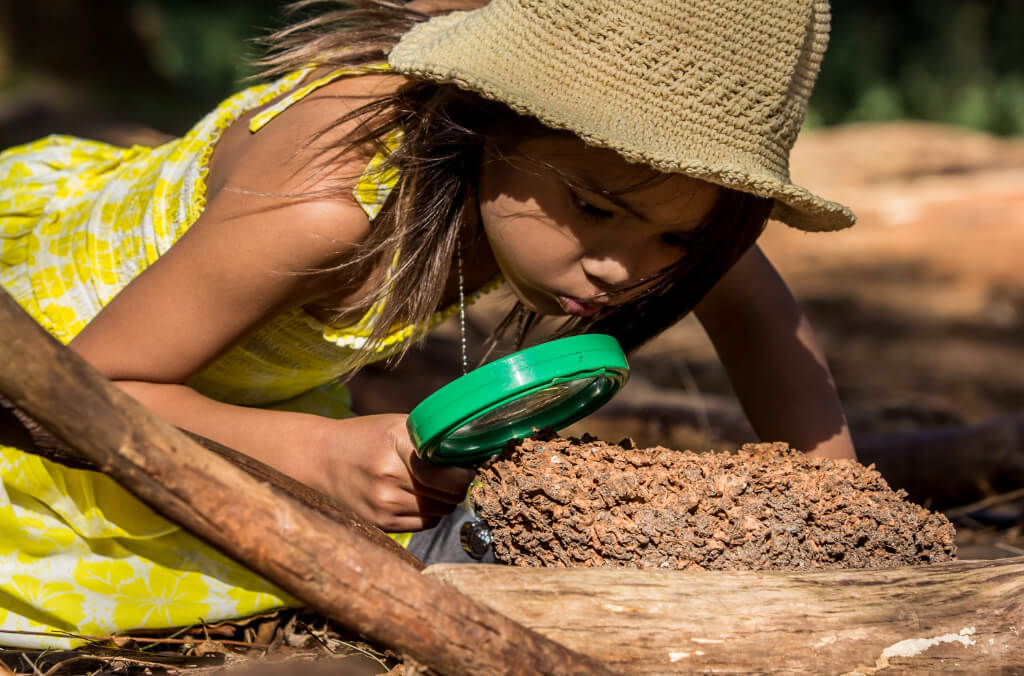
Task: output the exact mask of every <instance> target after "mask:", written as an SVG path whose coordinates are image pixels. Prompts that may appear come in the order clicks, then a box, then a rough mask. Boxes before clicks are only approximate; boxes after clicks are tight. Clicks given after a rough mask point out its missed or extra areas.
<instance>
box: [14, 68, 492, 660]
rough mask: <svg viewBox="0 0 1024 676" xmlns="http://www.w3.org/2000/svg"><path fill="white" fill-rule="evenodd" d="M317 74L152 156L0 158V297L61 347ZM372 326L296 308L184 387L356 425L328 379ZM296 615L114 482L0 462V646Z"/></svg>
mask: <svg viewBox="0 0 1024 676" xmlns="http://www.w3.org/2000/svg"><path fill="white" fill-rule="evenodd" d="M385 68H386V65H381V66H379V67H371V70H376V69H381V70H383V69H385ZM311 73H312V71H302V72H298V73H294V74H291V75H288V76H286V77H284V78H282V79H280V80H278V81H276V82H274V83H271V84H267V85H259V86H256V87H252V88H249V89H246V90H244V91H242V92H240V93H238V94H236V95H235V96H233V97H231V98H229V99H228V100H226V101H224V102H223V103H222V104H221V105H220V106H218V107H217V108H216V109H215V110H214V111H213V112H211V113H210V114H209V115H207V116H206V117H205V118H204V119H202V120H201V121H200V122H199V123H198V124H197V125H196V126H195V127H193V128H192V129H191V130H190V131H189V132H188V133H187V134H185V136H183V137H182V138H180V139H177V140H174V141H171V142H169V143H167V144H165V145H162V146H159V147H156V148H148V147H141V146H133V147H131V148H119V147H114V146H110V145H107V144H103V143H97V142H93V141H87V140H83V139H78V138H71V137H67V136H51V137H48V138H45V139H42V140H40V141H37V142H35V143H31V144H28V145H25V146H19V147H16V148H12V149H10V150H8V151H5V152H4V153H0V286H2V287H3V288H4V289H5V290H6V291H7V292H8V293H10V294H11V295H12V296H13V297H14V298H15V299H16V300H17V301H18V303H19V304H20V305H21V306H22V307H23V308H24V309H25V310H26V311H27V312H28V313H29V314H31V315H32V317H33V318H35V320H36V321H37V322H39V323H40V324H41V325H42V326H44V327H45V328H46V330H47V331H49V332H50V333H51V334H53V335H54V336H55V337H56V338H58V339H59V340H60V341H61V342H63V343H65V344H66V343H68V342H69V341H70V340H71V339H72V338H73V337H74V336H75V335H76V334H77V333H78V332H79V331H80V330H81V329H82V328H83V327H84V326H85V325H86V324H87V323H88V322H89V321H90V320H91V319H92V318H93V317H94V316H95V315H96V314H97V313H98V312H99V310H100V309H101V308H102V307H103V306H104V305H105V304H106V303H107V302H109V301H110V300H111V299H112V298H113V297H114V295H115V294H117V293H118V291H120V290H121V289H122V288H123V287H124V286H125V285H126V284H127V283H128V282H130V281H131V280H132V279H134V278H135V277H136V276H137V275H138V274H139V273H140V272H142V270H144V269H145V268H146V267H147V266H148V265H150V264H151V263H153V262H154V261H155V260H156V259H157V258H159V257H160V255H161V254H163V253H164V252H165V251H167V250H168V249H169V248H170V247H171V246H172V245H173V244H174V242H175V241H176V240H177V239H178V238H179V237H180V236H181V235H182V234H183V233H184V232H185V231H186V230H187V229H188V227H189V226H190V225H191V224H192V223H193V222H194V221H195V220H196V219H197V218H198V216H199V215H200V213H201V212H202V210H203V208H204V206H205V198H206V192H205V178H206V173H207V162H208V160H209V157H210V154H211V153H212V150H213V146H214V143H215V142H216V140H217V139H218V138H219V136H220V134H221V133H222V132H223V130H224V129H226V128H227V127H228V126H229V125H230V124H231V123H232V122H234V121H235V120H236V119H238V118H239V117H240V116H241V115H243V114H244V113H245V112H247V111H249V110H253V109H255V108H257V107H260V106H263V105H266V104H267V103H270V102H271V101H274V103H273V105H271V106H270V107H268V108H266V109H264V110H263V111H261V112H260V113H259V114H257V115H255V116H253V117H252V118H251V120H250V123H249V127H250V130H251V131H252V132H253V133H256V132H258V131H259V130H260V129H261V128H262V127H263V126H264V125H266V124H268V123H270V122H271V121H272V120H273V119H274V118H275V117H276V116H277V115H278V114H279V113H281V111H283V110H285V109H286V108H288V107H289V106H290V105H292V104H293V103H295V102H296V101H298V100H300V99H302V98H303V97H305V96H306V95H308V94H309V93H310V92H312V91H314V90H316V89H317V88H318V87H322V86H323V85H325V84H327V83H329V82H332V81H334V80H335V79H337V78H338V77H341V76H342V75H344V74H346V73H345V72H343V71H338V72H334V73H331V74H329V75H326V76H324V77H321V78H319V79H315V80H311V79H310V75H311ZM275 99H277V101H275ZM392 140H393V141H397V138H396V139H392ZM382 159H383V158H382V157H381V156H378V157H376V158H374V160H373V161H372V162H371V163H370V166H369V167H367V170H366V171H365V172H364V174H363V176H362V177H361V178H360V180H359V181H358V183H357V186H356V190H355V197H356V199H357V201H358V202H359V203H360V204H361V205H362V207H363V209H364V210H365V211H366V213H367V215H368V216H369V217H370V218H371V219H372V218H373V217H375V216H376V215H377V213H378V212H379V210H380V208H381V206H382V205H383V203H384V200H385V199H386V198H387V195H388V192H389V191H390V189H391V187H392V186H393V185H394V184H395V181H396V180H397V177H396V176H395V175H394V174H393V173H391V174H389V173H386V172H383V171H381V170H380V169H379V167H378V165H379V164H380V162H381V161H382ZM499 282H500V280H495V281H494V282H492V283H491V284H488V285H487V286H486V287H485V288H483V289H480V290H479V291H478V292H477V293H475V294H473V295H472V296H471V297H469V298H468V299H467V301H468V302H472V301H473V300H475V299H476V298H477V297H479V295H481V294H482V293H484V292H486V291H489V290H491V289H492V288H494V287H496V286H497V285H498V283H499ZM456 309H457V308H448V309H447V310H444V311H442V312H438V313H436V314H435V316H434V317H433V318H432V319H431V321H430V322H429V324H428V326H419V327H417V326H400V327H396V328H395V330H394V331H393V332H392V333H391V334H390V335H389V336H388V337H387V339H386V340H385V341H384V344H383V345H382V346H381V348H380V349H379V351H378V352H379V354H377V355H376V356H377V357H379V358H383V357H385V356H387V354H389V353H390V352H391V351H393V350H395V349H397V348H398V347H400V346H401V345H402V343H403V342H404V341H407V340H409V339H411V338H413V337H415V336H417V335H420V334H421V332H423V331H426V330H428V329H429V328H432V327H433V326H435V325H436V324H438V323H440V322H441V321H442V320H444V319H445V318H447V317H448V316H450V315H451V314H452V313H453V312H454V311H456ZM379 312H380V306H379V305H377V306H374V307H373V308H371V309H370V311H368V312H367V313H366V315H365V316H364V317H363V318H362V319H361V320H360V321H358V322H357V323H355V324H354V325H352V326H349V327H342V328H339V327H333V326H327V325H324V324H323V323H321V322H319V321H317V320H316V319H314V318H313V317H311V316H310V315H308V314H307V313H305V312H304V311H303V310H301V309H293V310H289V311H287V312H285V313H283V314H281V315H280V316H278V317H275V318H274V319H272V320H271V321H270V322H268V323H267V324H266V325H264V326H263V327H261V328H260V329H259V330H258V331H256V332H255V333H254V334H253V335H252V336H250V337H249V338H248V339H246V340H245V341H244V342H243V343H241V344H239V345H237V346H236V347H234V348H232V349H231V350H229V351H228V352H227V353H226V354H225V355H223V356H222V357H221V358H219V359H218V360H217V361H216V362H214V363H213V364H212V365H210V366H209V367H208V368H207V369H205V370H204V371H203V372H201V373H200V374H198V375H197V376H196V377H195V378H194V379H193V380H192V381H191V382H190V383H189V384H190V385H191V386H193V387H194V388H195V389H197V390H198V391H200V392H203V393H204V394H206V395H208V396H211V397H213V398H215V399H219V400H221V401H227V402H230V403H235V404H243V405H254V406H268V407H269V406H272V407H276V408H284V409H289V410H301V411H306V412H311V413H319V414H321V415H330V416H332V417H342V416H346V415H351V411H350V410H349V409H348V397H347V391H346V390H345V389H344V387H343V386H341V385H338V384H337V383H336V378H337V377H338V376H339V375H341V374H342V372H341V370H340V367H339V364H340V363H342V362H343V360H344V359H345V357H347V356H349V355H350V354H351V352H352V351H353V350H358V349H361V348H363V347H364V345H365V343H366V339H367V336H368V335H369V333H370V330H371V329H372V327H373V322H374V319H375V317H376V316H377V315H378V314H379ZM2 367H3V368H9V367H10V366H9V365H6V364H5V365H3V366H2ZM396 539H399V541H400V542H401V541H402V540H403V538H396ZM404 540H406V541H407V537H406V538H404ZM403 544H405V542H403ZM295 603H296V602H295V600H294V599H292V598H290V597H289V596H288V595H287V594H285V593H284V592H282V591H281V590H279V589H277V588H276V587H275V586H274V585H272V584H271V583H270V582H268V581H266V580H264V579H263V578H261V577H259V576H258V575H256V574H255V573H253V572H252V571H250V570H248V569H247V568H245V567H244V566H242V565H240V564H238V563H236V562H234V561H232V560H231V559H229V558H227V557H225V556H224V555H222V554H220V553H219V552H217V551H216V550H215V549H213V548H212V547H210V546H209V545H207V544H205V543H204V542H202V541H200V540H198V539H196V538H195V537H193V536H192V535H190V534H189V533H187V532H185V531H183V530H182V529H181V528H179V527H178V526H176V525H175V524H173V523H170V522H168V521H167V520H165V519H164V518H162V517H161V516H159V515H158V514H156V513H154V512H153V511H152V510H151V509H149V508H148V507H147V506H146V505H144V504H143V503H141V502H140V501H138V500H137V499H136V498H135V497H134V496H132V495H131V494H130V493H129V492H128V491H126V490H125V489H123V488H121V487H120V486H119V485H118V484H117V483H116V482H114V481H113V480H111V479H110V478H109V477H107V476H105V475H103V474H100V473H96V472H90V471H84V470H76V469H71V468H68V467H64V466H63V465H59V464H57V463H53V462H50V461H48V460H46V459H43V458H40V457H38V456H35V455H31V454H28V453H25V452H23V451H21V450H19V449H17V448H14V447H10V446H0V645H6V646H12V647H24V648H68V647H74V646H76V645H79V644H80V643H81V640H79V639H75V638H71V637H68V636H66V635H65V632H67V633H72V634H75V635H84V636H105V635H109V634H112V633H124V632H128V631H130V630H132V629H138V628H148V629H157V628H165V627H175V626H184V625H191V624H195V623H197V622H199V621H206V622H216V621H219V620H223V619H229V618H235V617H243V616H245V615H251V614H254V613H259V612H263V611H266V610H269V609H273V608H277V607H284V606H289V605H294V604H295ZM11 631H16V632H17V631H21V632H42V633H44V634H45V635H34V634H28V633H9V632H11Z"/></svg>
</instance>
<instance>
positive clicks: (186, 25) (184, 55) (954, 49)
mask: <svg viewBox="0 0 1024 676" xmlns="http://www.w3.org/2000/svg"><path fill="white" fill-rule="evenodd" d="M3 1H4V0H0V2H3ZM11 1H13V2H15V3H18V2H21V0H11ZM71 1H72V0H49V2H51V3H57V4H60V3H61V2H65V4H66V3H67V2H71ZM75 1H77V0H75ZM90 4H91V3H90ZM281 4H282V3H281V1H280V0H218V1H217V2H209V1H208V0H105V2H104V3H101V4H100V5H97V7H98V6H101V5H107V6H108V10H107V11H108V12H112V11H119V12H121V13H122V14H125V15H126V16H128V17H129V19H130V20H129V21H127V23H126V25H129V26H130V29H131V30H132V31H135V32H136V33H137V35H135V40H136V42H137V43H138V45H139V46H140V49H141V53H142V54H143V56H142V57H141V58H143V59H145V60H146V61H147V64H145V65H146V67H147V69H148V71H147V72H148V73H149V74H150V76H148V77H146V78H143V77H134V78H128V77H125V75H124V73H121V72H119V69H118V67H117V65H116V64H114V65H111V66H107V67H106V68H105V70H104V71H103V72H104V77H103V78H101V79H99V80H97V81H96V82H94V83H93V84H91V85H89V86H92V87H93V88H94V90H95V96H94V98H96V99H97V100H98V101H99V102H100V103H102V104H103V105H104V107H106V108H108V109H109V108H113V109H115V111H116V113H117V114H119V115H120V116H121V117H124V118H127V119H135V120H138V121H140V122H143V123H147V124H150V125H153V126H156V127H158V128H161V129H164V130H166V131H169V132H173V133H178V132H181V131H183V130H184V129H186V128H187V127H188V126H189V125H190V124H191V123H192V122H194V121H195V119H196V118H197V117H198V116H199V115H202V114H203V112H205V111H207V110H209V109H210V108H211V107H212V106H214V105H215V104H216V103H217V102H218V101H219V100H221V99H222V98H224V97H225V96H226V95H227V94H229V93H231V92H232V91H235V90H237V89H238V88H240V87H242V86H244V84H245V78H246V76H248V75H250V74H251V73H252V71H251V69H250V68H249V67H247V66H246V65H245V64H246V63H247V60H248V59H249V57H252V56H253V55H254V54H255V53H256V51H255V49H254V47H253V45H252V44H251V42H250V39H251V38H253V37H255V36H258V35H262V34H265V33H266V32H267V30H268V29H269V28H271V27H274V26H279V25H280V24H281V12H280V7H281ZM832 6H833V30H832V39H831V45H830V48H829V52H828V54H827V55H826V57H825V62H824V64H823V67H822V72H821V76H820V78H819V82H818V87H817V89H816V91H815V94H814V97H813V98H812V101H811V110H810V112H809V115H808V123H809V124H810V125H815V126H821V125H834V124H840V123H845V122H854V121H877V120H891V119H901V118H914V119H923V120H934V121H940V122H947V123H952V124H957V125H964V126H969V127H973V128H976V129H982V130H987V131H991V132H994V133H998V134H1005V135H1010V134H1024V0H903V1H895V2H894V1H893V0H832ZM110 8H113V9H110ZM111 16H112V15H111ZM37 23H38V22H37ZM42 25H43V28H40V29H38V30H49V29H48V28H47V27H46V26H48V24H46V23H43V24H42ZM13 28H14V29H17V28H18V27H17V26H14V27H13ZM106 39H108V40H109V39H110V38H106ZM17 58H19V55H17V54H15V59H17ZM22 58H24V57H22ZM29 58H32V57H29ZM61 58H63V59H64V61H65V62H66V61H67V60H68V59H69V58H73V57H67V56H62V57H61ZM13 65H14V68H11V69H9V70H10V72H9V73H8V78H7V86H11V84H12V83H17V82H19V81H24V79H25V78H24V77H19V75H21V69H22V68H26V67H28V68H31V64H24V63H18V62H17V61H16V62H15V63H14V64H13Z"/></svg>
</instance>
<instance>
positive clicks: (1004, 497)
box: [943, 488, 1024, 519]
mask: <svg viewBox="0 0 1024 676" xmlns="http://www.w3.org/2000/svg"><path fill="white" fill-rule="evenodd" d="M1020 498H1024V488H1018V489H1016V490H1013V491H1010V492H1009V493H1001V494H1000V495H990V496H988V497H987V498H982V499H981V500H978V501H977V502H972V503H971V504H969V505H964V506H963V507H954V508H953V509H948V510H946V511H945V512H943V513H944V514H945V515H946V518H947V519H957V518H959V517H962V516H967V515H968V514H971V513H973V512H977V511H978V510H981V509H986V508H988V507H995V506H996V505H1003V504H1006V503H1007V502H1013V501H1014V500H1018V499H1020Z"/></svg>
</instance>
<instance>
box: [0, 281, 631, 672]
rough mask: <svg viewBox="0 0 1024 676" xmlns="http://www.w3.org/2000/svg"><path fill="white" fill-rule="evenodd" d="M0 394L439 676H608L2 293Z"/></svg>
mask: <svg viewBox="0 0 1024 676" xmlns="http://www.w3.org/2000/svg"><path fill="white" fill-rule="evenodd" d="M0 364H4V368H2V369H0V394H3V395H4V396H5V397H7V398H8V399H9V400H10V401H11V402H12V403H13V404H14V405H15V406H17V407H18V408H20V409H22V410H23V411H25V412H26V413H27V414H29V415H30V416H32V417H33V418H34V419H35V420H37V421H38V422H39V423H40V424H41V425H43V426H44V427H45V428H46V429H48V430H49V431H50V432H52V433H53V434H54V435H55V436H57V437H58V438H60V439H61V440H62V441H64V443H66V444H68V445H69V446H71V447H72V448H74V449H75V450H76V451H78V452H79V453H80V454H81V455H82V456H84V457H86V458H88V459H89V460H91V461H92V462H94V463H96V465H97V466H98V467H99V468H100V470H102V471H103V472H105V473H107V474H109V475H110V476H112V477H113V478H114V479H116V480H117V481H119V482H120V483H121V484H122V485H124V486H125V487H127V488H128V489H130V490H131V491H132V492H133V493H135V494H136V495H137V496H139V498H141V499H142V500H144V501H145V502H146V503H148V504H149V505H151V506H153V507H154V508H155V509H157V510H158V511H160V512H161V513H162V514H164V515H165V516H166V517H167V518H169V519H171V520H172V521H174V522H176V523H179V524H181V525H182V526H184V527H186V528H187V529H189V530H190V531H191V532H193V533H195V534H196V535H198V536H199V537H202V538H204V539H205V540H207V541H208V542H210V543H212V544H213V545H215V546H217V547H218V548H220V549H221V550H222V551H223V552H225V553H226V554H227V555H229V556H231V557H233V558H235V559H236V560H238V561H241V562H243V563H245V564H246V565H248V566H250V567H251V568H252V569H253V570H255V571H257V572H259V573H260V574H262V575H264V576H265V577H266V578H267V579H269V580H271V581H273V582H274V583H275V584H277V585H279V586H280V587H281V588H282V589H284V590H286V591H288V592H289V593H291V594H293V595H294V596H295V597H296V598H298V599H300V600H302V601H303V602H305V603H307V604H308V605H309V606H310V607H311V608H313V609H315V610H316V611H318V612H320V613H322V614H323V615H326V616H328V617H331V618H333V619H335V620H337V621H338V622H340V623H341V624H343V625H345V626H346V627H349V628H350V629H352V630H354V631H357V632H359V633H361V634H363V635H364V636H366V637H368V638H369V639H371V640H373V641H376V642H378V643H380V644H383V645H385V646H388V647H391V648H394V649H396V650H398V651H399V652H402V653H405V654H408V655H410V656H412V657H413V658H414V659H415V660H417V661H418V662H420V663H423V664H425V665H427V666H429V667H431V668H434V669H437V670H439V671H440V672H442V673H445V674H465V675H466V676H470V675H476V674H481V673H494V674H536V673H543V674H609V673H612V672H611V671H610V670H608V668H607V667H605V666H604V665H602V664H601V663H600V662H598V661H596V660H593V659H591V658H588V657H586V656H584V655H581V654H579V653H576V652H573V651H570V650H568V649H566V648H565V647H563V646H561V645H559V644H558V643H556V642H554V641H552V640H550V639H548V638H545V637H543V636H540V635H539V634H537V633H535V632H533V631H531V630H529V629H526V628H525V627H523V626H522V625H519V624H517V623H516V622H513V621H512V620H509V619H508V618H506V617H504V616H502V615H501V614H499V613H497V612H495V611H493V610H491V609H489V608H487V607H486V606H483V605H481V604H479V603H476V602H474V601H472V600H471V599H469V598H467V597H465V596H463V595H462V594H459V593H456V592H454V591H453V590H452V589H451V588H450V587H447V586H445V585H442V584H441V583H439V582H437V581H436V580H434V579H432V578H429V577H427V576H424V575H421V574H420V573H419V571H418V570H417V569H416V568H415V567H413V566H411V565H409V564H408V563H407V562H406V561H404V560H403V559H401V558H400V557H398V556H396V555H395V554H394V552H391V551H389V550H387V549H385V548H382V547H380V546H377V545H375V544H374V543H373V542H371V541H370V540H369V539H368V538H366V537H364V536H363V535H360V534H359V533H358V532H356V531H354V529H352V528H350V527H348V526H346V525H345V524H343V523H339V522H337V521H332V520H331V519H329V518H327V517H325V516H324V515H323V514H322V513H320V512H317V511H315V510H312V509H309V508H307V507H305V506H303V505H302V504H301V503H298V502H296V501H295V500H293V499H291V498H288V497H287V496H283V495H281V494H280V493H275V492H274V491H273V490H271V489H270V487H268V486H267V484H265V483H262V482H260V481H257V480H256V479H254V478H252V477H251V476H249V475H248V474H246V473H245V472H244V471H242V470H241V469H239V468H238V467H236V466H235V465H233V464H231V463H230V462H228V461H227V460H225V459H223V458H221V457H219V456H217V455H215V454H214V453H211V452H209V451H207V450H206V449H203V448H202V447H200V446H198V445H197V444H196V443H195V442H193V441H192V440H191V439H189V438H188V437H187V436H185V435H184V434H182V433H181V432H180V431H178V430H176V429H175V428H173V427H171V426H170V425H168V424H167V423H165V422H163V421H161V420H160V419H158V418H157V417H156V416H154V415H153V414H152V413H150V412H149V411H148V410H146V409H145V408H144V407H143V406H141V405H140V404H138V403H137V402H136V401H135V400H133V399H132V398H131V397H129V396H128V395H127V394H125V393H124V392H122V391H121V390H120V388H118V387H117V386H116V385H114V384H113V383H111V382H110V381H108V380H106V379H105V378H103V377H102V376H101V375H100V374H99V373H97V372H96V371H95V370H94V369H92V368H91V367H90V366H89V365H88V364H86V363H85V362H84V361H83V360H82V359H80V358H79V357H78V356H77V355H76V354H74V353H73V352H72V351H71V350H68V349H66V348H65V347H63V346H62V345H60V344H59V343H58V342H57V341H56V340H54V339H53V338H52V337H51V336H50V335H49V334H47V333H46V332H45V331H43V329H42V328H40V327H39V326H38V325H37V324H36V323H35V322H34V321H33V320H32V319H31V318H30V317H29V316H28V315H26V314H25V313H24V312H23V311H22V310H21V308H20V307H18V305H17V303H15V302H14V300H13V299H12V298H11V297H10V296H9V295H7V294H6V293H0Z"/></svg>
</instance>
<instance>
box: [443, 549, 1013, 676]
mask: <svg viewBox="0 0 1024 676" xmlns="http://www.w3.org/2000/svg"><path fill="white" fill-rule="evenodd" d="M424 574H425V575H429V576H432V577H435V578H437V579H439V580H442V581H444V582H446V583H448V584H451V585H453V586H454V587H455V588H457V589H458V590H459V591H461V592H462V593H464V594H467V595H468V596H471V597H472V598H474V599H476V600H478V601H481V602H483V603H485V604H487V605H489V606H490V607H492V608H494V609H495V610H497V611H498V612H501V613H503V614H505V615H507V616H508V617H511V618H513V619H515V620H517V621H519V622H521V623H523V624H525V625H526V626H528V627H530V628H531V629H534V630H536V631H537V632H539V633H541V634H543V635H545V636H548V637H550V638H552V639H554V640H556V641H558V642H559V643H561V644H563V645H565V646H567V647H569V648H572V649H575V650H579V651H580V652H585V653H587V654H588V655H591V656H593V657H595V658H597V659H600V660H602V661H603V662H605V663H606V664H608V665H609V666H611V667H613V668H617V669H619V670H621V671H622V672H624V673H629V674H666V673H710V672H727V673H751V672H755V673H767V672H773V673H774V672H785V673H829V674H839V673H845V674H851V673H858V674H871V673H875V672H876V671H880V670H882V669H885V670H886V671H885V673H886V674H889V673H901V672H911V671H912V672H913V673H943V672H946V671H949V670H950V669H953V667H956V670H959V671H962V672H964V673H1016V671H1015V670H1016V669H1024V639H1022V637H1021V633H1024V557H1018V558H1014V559H1001V560H998V561H956V562H952V563H941V564H933V565H929V566H913V567H905V568H892V569H874V570H829V571H808V572H801V573H756V572H722V571H715V572H686V571H655V570H636V569H626V568H570V569H566V568H516V567H508V566H495V565H483V564H477V565H466V564H454V565H453V564H439V565H434V566H429V567H428V568H427V569H426V570H425V571H424Z"/></svg>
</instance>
